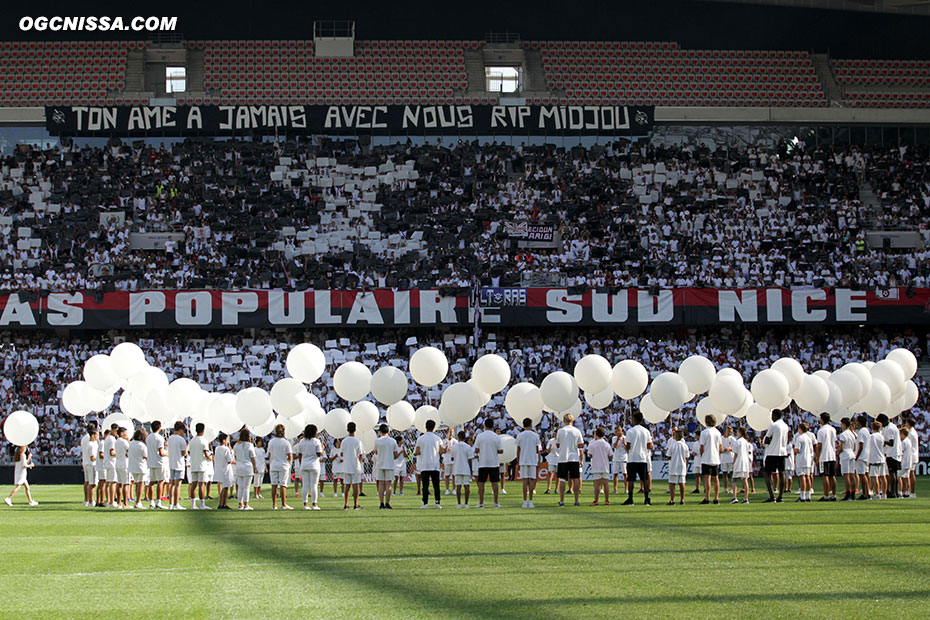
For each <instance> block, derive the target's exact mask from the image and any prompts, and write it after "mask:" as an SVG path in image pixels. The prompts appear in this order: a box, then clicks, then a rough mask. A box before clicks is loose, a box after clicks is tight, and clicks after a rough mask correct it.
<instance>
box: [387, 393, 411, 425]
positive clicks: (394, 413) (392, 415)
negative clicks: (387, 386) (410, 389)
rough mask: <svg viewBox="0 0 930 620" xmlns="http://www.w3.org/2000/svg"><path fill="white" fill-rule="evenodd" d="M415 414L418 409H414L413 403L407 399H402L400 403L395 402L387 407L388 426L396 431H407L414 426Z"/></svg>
mask: <svg viewBox="0 0 930 620" xmlns="http://www.w3.org/2000/svg"><path fill="white" fill-rule="evenodd" d="M415 415H416V411H414V409H413V405H411V404H410V403H408V402H407V401H405V400H402V401H400V402H399V403H394V404H393V405H391V406H390V407H388V408H387V423H388V426H390V427H391V428H393V429H394V430H396V431H405V430H407V429H408V428H410V427H411V426H413V417H414V416H415Z"/></svg>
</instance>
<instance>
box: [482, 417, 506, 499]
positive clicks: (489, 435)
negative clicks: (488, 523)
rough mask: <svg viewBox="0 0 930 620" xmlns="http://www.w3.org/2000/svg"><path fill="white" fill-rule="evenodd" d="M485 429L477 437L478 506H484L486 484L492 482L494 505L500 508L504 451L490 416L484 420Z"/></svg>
mask: <svg viewBox="0 0 930 620" xmlns="http://www.w3.org/2000/svg"><path fill="white" fill-rule="evenodd" d="M484 428H485V430H484V431H483V432H482V433H479V434H478V436H477V437H475V455H476V456H477V457H478V508H484V485H485V483H487V482H488V481H490V482H491V490H492V491H493V492H494V507H495V508H500V507H501V506H500V503H498V497H499V496H498V493H499V489H498V484H499V483H500V478H501V469H500V464H501V463H500V455H501V454H503V453H504V448H503V446H502V445H501V438H500V435H498V434H497V433H495V432H494V420H492V419H491V418H488V419H486V420H485V421H484Z"/></svg>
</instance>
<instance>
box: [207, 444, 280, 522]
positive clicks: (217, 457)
mask: <svg viewBox="0 0 930 620" xmlns="http://www.w3.org/2000/svg"><path fill="white" fill-rule="evenodd" d="M216 443H217V446H216V450H215V451H214V456H213V465H214V467H215V468H216V472H215V474H214V475H215V476H216V484H217V485H218V486H219V491H220V499H219V503H218V504H217V506H216V508H217V510H232V508H230V507H229V504H228V503H227V500H228V498H229V487H231V486H232V485H233V475H232V460H233V454H232V450H230V449H229V437H228V436H227V435H226V433H220V434H219V435H217V436H216ZM273 499H274V498H273V496H272V501H273Z"/></svg>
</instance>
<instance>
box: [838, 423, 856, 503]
mask: <svg viewBox="0 0 930 620" xmlns="http://www.w3.org/2000/svg"><path fill="white" fill-rule="evenodd" d="M840 426H842V427H843V431H842V432H841V433H840V436H839V438H838V447H839V449H838V452H839V453H840V473H841V474H843V490H844V491H845V492H844V493H843V499H842V500H840V501H844V502H848V501H850V500H854V499H856V486H857V485H856V434H855V433H854V432H853V431H852V428H850V426H851V422H850V420H849V418H843V419H842V420H840Z"/></svg>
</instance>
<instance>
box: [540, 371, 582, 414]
mask: <svg viewBox="0 0 930 620" xmlns="http://www.w3.org/2000/svg"><path fill="white" fill-rule="evenodd" d="M539 393H540V395H541V396H542V399H543V403H545V404H546V406H547V407H549V408H550V409H552V410H553V411H567V410H568V409H569V408H570V407H571V406H572V405H574V404H575V400H577V399H578V386H577V384H576V383H575V382H574V381H573V380H572V376H571V375H570V374H568V373H567V372H564V371H562V370H557V371H555V372H553V373H550V374H548V375H546V377H545V378H544V379H543V380H542V383H541V384H540V385H539Z"/></svg>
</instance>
